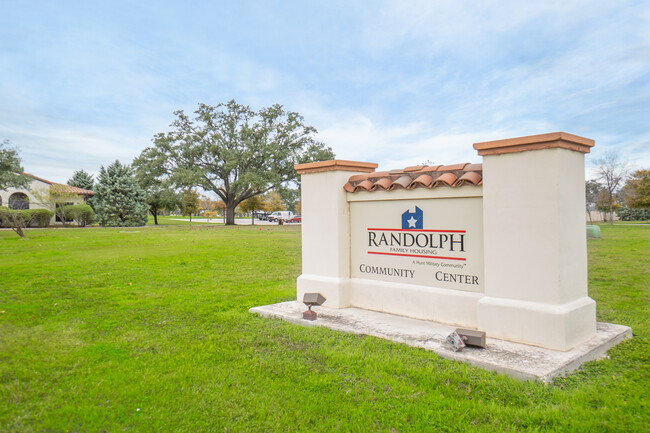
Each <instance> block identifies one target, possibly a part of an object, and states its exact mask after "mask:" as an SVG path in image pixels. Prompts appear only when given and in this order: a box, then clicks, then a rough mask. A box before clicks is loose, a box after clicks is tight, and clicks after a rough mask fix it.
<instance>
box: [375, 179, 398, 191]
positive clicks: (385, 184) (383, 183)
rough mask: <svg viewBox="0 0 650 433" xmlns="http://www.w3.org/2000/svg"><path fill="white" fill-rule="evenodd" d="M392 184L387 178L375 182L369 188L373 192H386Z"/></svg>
mask: <svg viewBox="0 0 650 433" xmlns="http://www.w3.org/2000/svg"><path fill="white" fill-rule="evenodd" d="M392 183H393V182H391V180H390V178H389V177H382V178H381V179H379V180H378V181H377V182H375V184H374V185H373V186H372V188H371V191H375V190H378V189H383V190H387V189H388V188H389V187H390V186H391V184H392Z"/></svg>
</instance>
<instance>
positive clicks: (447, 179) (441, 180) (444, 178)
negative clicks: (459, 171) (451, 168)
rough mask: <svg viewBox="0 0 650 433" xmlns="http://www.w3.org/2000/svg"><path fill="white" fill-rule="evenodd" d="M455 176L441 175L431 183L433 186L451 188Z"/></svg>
mask: <svg viewBox="0 0 650 433" xmlns="http://www.w3.org/2000/svg"><path fill="white" fill-rule="evenodd" d="M456 179H457V178H456V175H455V174H454V173H443V174H441V175H440V177H438V178H437V179H436V181H435V182H434V183H433V186H434V187H435V186H438V185H441V184H445V185H449V186H452V185H453V184H454V183H455V182H456Z"/></svg>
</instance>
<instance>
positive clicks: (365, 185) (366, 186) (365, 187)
mask: <svg viewBox="0 0 650 433" xmlns="http://www.w3.org/2000/svg"><path fill="white" fill-rule="evenodd" d="M372 185H373V183H372V182H370V181H369V180H368V179H366V180H364V181H363V182H360V183H359V184H358V185H357V186H355V187H354V192H357V191H361V190H364V191H370V188H372Z"/></svg>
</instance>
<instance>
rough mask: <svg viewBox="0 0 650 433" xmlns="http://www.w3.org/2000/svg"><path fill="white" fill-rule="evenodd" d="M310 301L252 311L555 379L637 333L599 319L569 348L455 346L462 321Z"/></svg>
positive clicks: (497, 343) (493, 342) (498, 343)
mask: <svg viewBox="0 0 650 433" xmlns="http://www.w3.org/2000/svg"><path fill="white" fill-rule="evenodd" d="M305 310H306V307H305V305H304V304H302V303H299V302H296V301H290V302H281V303H279V304H273V305H264V306H261V307H253V308H251V309H250V312H251V313H256V314H259V315H260V316H263V317H268V318H277V319H282V320H286V321H287V322H291V323H295V324H298V325H302V326H322V327H326V328H330V329H333V330H336V331H343V332H351V333H353V334H362V335H371V336H373V337H379V338H384V339H387V340H391V341H395V342H398V343H404V344H408V345H409V346H413V347H421V348H424V349H427V350H433V351H434V352H436V353H437V354H438V355H440V356H442V357H443V358H448V359H452V360H455V361H462V362H467V363H469V364H471V365H475V366H477V367H481V368H485V369H487V370H493V371H497V372H500V373H505V374H507V375H509V376H512V377H516V378H518V379H524V380H526V379H533V380H539V381H542V382H550V381H552V380H553V378H554V377H556V376H562V375H564V374H566V373H567V372H570V371H572V370H575V369H577V368H578V367H580V365H581V364H582V363H584V362H587V361H592V360H594V359H598V358H600V357H602V356H603V355H604V354H605V353H606V352H607V350H609V348H611V347H613V346H615V345H616V344H618V343H620V342H621V341H623V340H625V339H627V338H632V329H630V328H629V327H627V326H623V325H614V324H611V323H598V324H597V329H596V336H595V337H593V338H592V339H591V340H589V341H587V342H585V343H583V344H581V345H580V346H578V347H576V348H574V349H572V350H570V351H568V352H559V351H556V350H550V349H544V348H541V347H535V346H529V345H526V344H521V343H513V342H510V341H505V340H497V339H494V338H490V337H489V335H488V336H487V340H486V342H487V348H485V349H480V348H474V347H469V346H468V347H465V348H464V349H463V350H462V351H460V352H454V351H453V350H451V349H450V348H449V347H448V346H447V344H446V343H445V341H444V339H445V337H446V336H447V335H449V334H450V333H451V332H452V331H454V330H455V329H456V328H457V327H456V326H452V325H445V324H442V323H436V322H430V321H427V320H418V319H411V318H409V317H402V316H395V315H392V314H387V313H380V312H377V311H369V310H363V309H360V308H344V309H340V310H339V309H333V308H326V307H316V308H314V311H316V312H318V320H316V321H313V322H310V321H308V320H303V319H302V312H303V311H305Z"/></svg>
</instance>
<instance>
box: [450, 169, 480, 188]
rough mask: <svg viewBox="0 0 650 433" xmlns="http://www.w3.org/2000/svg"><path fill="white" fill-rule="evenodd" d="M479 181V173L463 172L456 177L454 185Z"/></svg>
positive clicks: (474, 183)
mask: <svg viewBox="0 0 650 433" xmlns="http://www.w3.org/2000/svg"><path fill="white" fill-rule="evenodd" d="M480 181H481V175H480V174H478V173H477V172H475V171H468V172H465V174H463V175H462V176H461V177H459V178H458V180H457V181H456V183H455V184H454V186H463V185H465V184H468V183H469V184H471V185H478V183H479V182H480Z"/></svg>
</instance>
